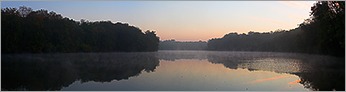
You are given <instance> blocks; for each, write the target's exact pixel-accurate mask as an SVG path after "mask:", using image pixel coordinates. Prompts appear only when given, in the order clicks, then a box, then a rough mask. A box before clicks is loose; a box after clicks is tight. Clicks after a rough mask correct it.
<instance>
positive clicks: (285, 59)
mask: <svg viewBox="0 0 346 92" xmlns="http://www.w3.org/2000/svg"><path fill="white" fill-rule="evenodd" d="M344 62H345V61H344V58H336V57H331V56H323V55H310V54H299V53H278V52H229V51H158V52H136V53H134V52H130V53H124V52H114V53H57V54H5V55H4V54H3V55H1V90H3V91H4V90H36V91H38V90H63V91H73V90H77V91H85V90H94V91H102V90H110V91H127V90H130V91H138V90H144V91H156V90H159V91H189V90H192V91H224V90H225V91H247V90H249V91H252V90H254V91H272V90H274V91H275V90H280V91H296V90H298V91H305V90H343V91H344V90H345V63H344Z"/></svg>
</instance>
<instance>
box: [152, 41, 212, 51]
mask: <svg viewBox="0 0 346 92" xmlns="http://www.w3.org/2000/svg"><path fill="white" fill-rule="evenodd" d="M206 49H207V42H205V41H187V42H182V41H175V40H173V39H172V40H164V41H160V43H159V50H206Z"/></svg>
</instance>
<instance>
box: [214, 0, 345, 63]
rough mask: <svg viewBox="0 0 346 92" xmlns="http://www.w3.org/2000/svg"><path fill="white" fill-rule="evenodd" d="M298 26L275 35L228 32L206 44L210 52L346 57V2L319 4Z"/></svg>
mask: <svg viewBox="0 0 346 92" xmlns="http://www.w3.org/2000/svg"><path fill="white" fill-rule="evenodd" d="M310 16H311V17H310V18H309V19H306V20H305V21H304V22H303V23H301V24H299V27H297V28H294V29H291V30H277V31H274V32H264V33H259V32H252V31H251V32H248V34H238V33H229V34H226V35H225V36H223V37H222V38H213V39H210V40H209V41H208V49H209V50H229V51H281V52H303V53H314V54H325V55H333V56H340V57H344V56H345V1H318V2H317V3H315V4H314V6H312V7H311V14H310Z"/></svg>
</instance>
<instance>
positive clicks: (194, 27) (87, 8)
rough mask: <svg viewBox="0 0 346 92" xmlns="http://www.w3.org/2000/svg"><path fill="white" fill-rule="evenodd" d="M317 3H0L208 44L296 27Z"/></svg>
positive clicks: (307, 16) (178, 39)
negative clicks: (228, 37) (236, 35)
mask: <svg viewBox="0 0 346 92" xmlns="http://www.w3.org/2000/svg"><path fill="white" fill-rule="evenodd" d="M315 2H316V1H1V8H5V7H13V8H18V7H19V6H27V7H31V8H32V9H33V10H38V9H45V10H48V11H54V12H56V13H58V14H61V15H62V16H64V17H68V18H71V19H74V20H75V21H80V20H81V19H86V20H88V21H112V22H114V23H116V22H122V23H128V24H130V25H132V26H136V27H138V28H140V29H141V30H142V31H146V30H151V31H156V33H157V35H158V36H159V37H160V40H169V39H175V40H177V41H199V40H201V41H207V40H208V39H211V38H221V37H223V36H224V35H225V34H228V33H230V32H237V33H247V32H249V31H255V32H270V31H275V30H277V29H283V30H289V29H293V28H296V27H297V26H298V24H300V23H302V22H303V21H304V19H307V18H309V17H310V16H309V15H310V7H311V6H312V5H313V3H315Z"/></svg>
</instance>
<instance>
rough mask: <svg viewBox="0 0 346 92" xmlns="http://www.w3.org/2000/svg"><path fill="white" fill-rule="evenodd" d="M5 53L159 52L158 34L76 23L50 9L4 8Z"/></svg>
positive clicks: (118, 25) (117, 25) (126, 27)
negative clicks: (49, 10)
mask: <svg viewBox="0 0 346 92" xmlns="http://www.w3.org/2000/svg"><path fill="white" fill-rule="evenodd" d="M1 24H2V25H1V40H2V43H1V44H2V45H1V50H2V51H1V52H2V53H45V52H117V51H120V52H134V51H136V52H137V51H157V50H158V43H159V38H158V37H157V36H156V34H155V32H154V31H149V30H148V31H146V32H144V33H143V32H142V30H140V29H139V28H137V27H134V26H130V25H128V24H126V23H125V24H124V23H115V24H114V23H112V22H110V21H99V22H88V21H85V20H81V21H80V22H76V21H74V20H72V19H69V18H66V17H65V18H64V17H62V16H61V15H60V14H57V13H55V12H53V11H51V12H48V11H47V10H43V9H41V10H37V11H33V10H32V9H31V8H29V7H24V6H22V7H19V8H18V9H16V8H3V9H1Z"/></svg>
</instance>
